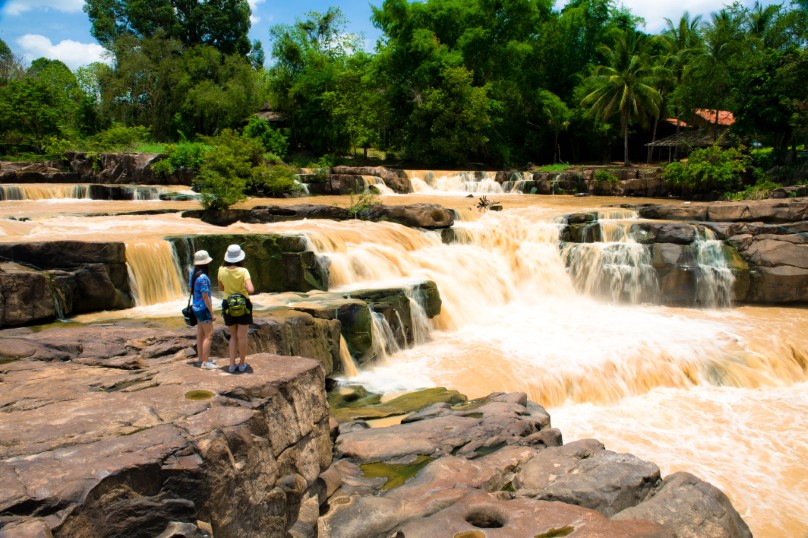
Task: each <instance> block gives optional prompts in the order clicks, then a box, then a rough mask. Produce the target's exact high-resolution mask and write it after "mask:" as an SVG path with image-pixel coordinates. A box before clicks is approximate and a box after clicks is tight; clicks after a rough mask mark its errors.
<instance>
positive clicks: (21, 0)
mask: <svg viewBox="0 0 808 538" xmlns="http://www.w3.org/2000/svg"><path fill="white" fill-rule="evenodd" d="M0 4H2V2H0ZM82 7H84V0H9V2H8V4H6V7H5V9H3V13H4V14H5V15H21V14H23V13H25V12H26V11H34V10H47V9H53V10H56V11H64V12H66V13H75V12H79V11H81V9H82Z"/></svg>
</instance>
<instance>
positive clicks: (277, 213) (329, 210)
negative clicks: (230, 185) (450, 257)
mask: <svg viewBox="0 0 808 538" xmlns="http://www.w3.org/2000/svg"><path fill="white" fill-rule="evenodd" d="M239 219H241V220H244V221H245V222H282V221H289V220H303V219H329V220H351V219H359V220H369V221H373V222H395V223H397V224H401V225H403V226H409V227H412V228H426V229H439V228H451V226H452V225H453V224H454V213H453V212H452V211H451V210H449V209H446V208H445V207H443V206H440V205H437V204H410V205H395V206H387V205H384V204H375V205H372V206H369V207H367V208H364V209H360V210H358V211H351V210H350V209H348V208H344V207H338V206H329V205H315V204H296V205H290V206H257V207H254V208H253V209H251V210H250V211H249V213H248V214H245V215H242V216H240V217H239Z"/></svg>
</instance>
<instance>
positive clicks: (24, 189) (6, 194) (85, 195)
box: [0, 184, 90, 201]
mask: <svg viewBox="0 0 808 538" xmlns="http://www.w3.org/2000/svg"><path fill="white" fill-rule="evenodd" d="M89 192H90V189H89V187H88V186H87V185H60V184H45V185H38V184H29V185H0V200H7V201H21V200H31V201H36V200H63V199H78V200H82V199H85V200H86V199H89Z"/></svg>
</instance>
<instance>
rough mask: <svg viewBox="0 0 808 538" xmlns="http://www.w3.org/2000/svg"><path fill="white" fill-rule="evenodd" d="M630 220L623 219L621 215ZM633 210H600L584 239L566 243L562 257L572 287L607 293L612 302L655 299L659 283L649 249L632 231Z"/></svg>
mask: <svg viewBox="0 0 808 538" xmlns="http://www.w3.org/2000/svg"><path fill="white" fill-rule="evenodd" d="M627 218H628V219H631V220H624V219H627ZM632 220H636V213H634V212H631V211H627V210H613V211H609V212H600V213H599V214H598V220H597V223H596V224H595V225H593V226H591V227H590V228H588V229H587V230H586V232H587V233H585V234H584V240H587V241H591V240H593V239H594V238H595V237H599V238H600V240H599V241H592V242H587V243H567V244H565V245H564V247H563V248H562V257H563V259H564V263H565V265H566V266H567V267H568V268H569V273H570V277H571V278H572V280H573V283H574V285H575V288H576V289H577V290H578V291H580V292H581V293H583V294H585V295H592V296H596V297H607V298H609V299H610V300H612V301H613V302H627V303H631V304H639V303H655V302H657V301H658V299H659V283H658V282H657V276H656V270H655V269H654V267H653V260H652V258H651V252H650V250H649V248H648V247H647V246H645V245H642V244H640V243H638V242H637V241H636V240H635V239H634V236H633V234H632V232H631V227H632V224H633V223H632Z"/></svg>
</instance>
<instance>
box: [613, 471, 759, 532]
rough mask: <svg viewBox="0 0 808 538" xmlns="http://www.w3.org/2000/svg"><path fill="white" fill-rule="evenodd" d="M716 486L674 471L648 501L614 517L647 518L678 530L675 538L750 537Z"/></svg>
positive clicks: (623, 518) (621, 518)
mask: <svg viewBox="0 0 808 538" xmlns="http://www.w3.org/2000/svg"><path fill="white" fill-rule="evenodd" d="M728 506H731V505H730V501H729V499H728V498H727V496H726V495H724V493H723V492H722V491H721V490H719V489H718V488H716V487H714V486H712V485H710V484H708V483H707V482H704V481H703V480H699V479H698V478H696V477H695V476H693V475H691V474H690V473H674V474H672V475H670V476H668V477H667V478H665V480H663V481H662V483H661V484H660V485H659V486H658V487H657V488H656V490H655V491H654V493H653V496H652V497H651V498H650V499H648V500H647V501H645V502H643V503H640V504H638V505H636V506H634V507H632V508H627V509H626V510H623V511H622V512H620V513H618V514H616V515H615V516H613V517H612V519H614V520H628V519H647V520H650V521H655V522H657V523H659V524H661V525H666V526H672V527H675V528H676V529H677V531H676V536H677V537H678V538H700V537H701V536H716V537H726V538H729V537H734V536H742V537H749V538H751V536H752V533H751V532H750V531H749V527H747V525H746V523H745V522H744V520H743V519H741V517H740V516H739V515H738V512H736V511H735V510H728V509H727V507H728Z"/></svg>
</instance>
